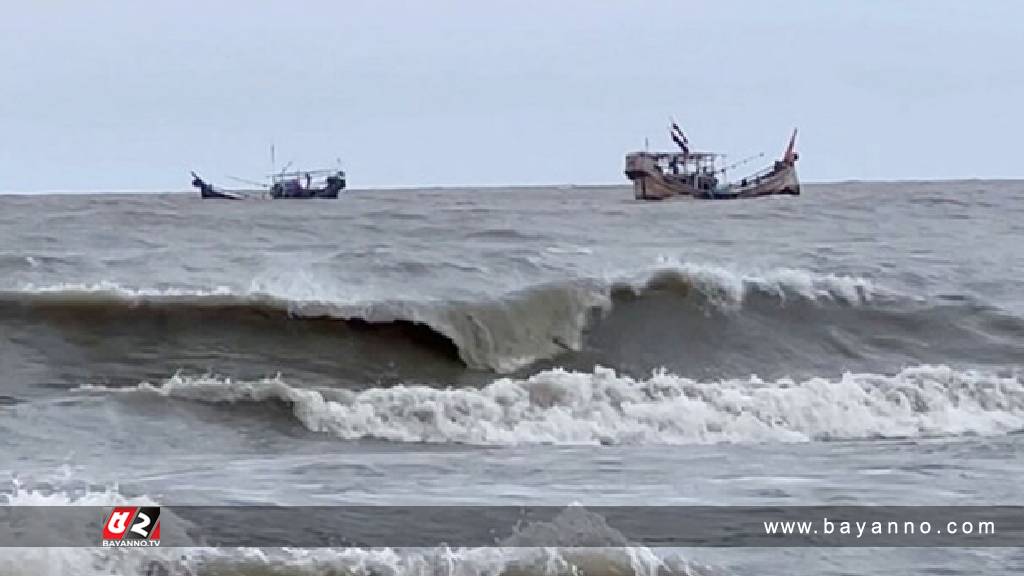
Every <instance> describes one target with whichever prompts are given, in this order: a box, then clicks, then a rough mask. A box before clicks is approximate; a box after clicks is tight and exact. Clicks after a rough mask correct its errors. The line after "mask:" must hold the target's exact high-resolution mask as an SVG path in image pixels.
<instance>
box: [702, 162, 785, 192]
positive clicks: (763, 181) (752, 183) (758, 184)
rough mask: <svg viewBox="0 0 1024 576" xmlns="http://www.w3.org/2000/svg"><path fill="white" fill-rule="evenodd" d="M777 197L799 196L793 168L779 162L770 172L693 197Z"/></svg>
mask: <svg viewBox="0 0 1024 576" xmlns="http://www.w3.org/2000/svg"><path fill="white" fill-rule="evenodd" d="M777 195H783V196H786V195H788V196H799V195H800V179H799V178H798V177H797V175H796V167H795V166H792V165H789V164H785V163H782V162H779V163H777V164H776V166H775V167H774V169H773V170H772V171H771V172H768V173H765V174H762V175H760V176H757V177H753V178H749V179H748V178H744V179H743V180H740V181H739V182H737V183H734V184H730V185H729V186H726V187H725V188H723V189H719V190H709V191H704V192H701V193H699V194H696V195H694V197H695V198H699V199H701V200H732V199H737V198H758V197H761V196H777Z"/></svg>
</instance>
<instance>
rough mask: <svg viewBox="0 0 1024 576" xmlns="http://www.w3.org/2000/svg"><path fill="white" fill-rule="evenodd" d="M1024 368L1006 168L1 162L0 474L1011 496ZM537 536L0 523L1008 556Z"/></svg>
mask: <svg viewBox="0 0 1024 576" xmlns="http://www.w3.org/2000/svg"><path fill="white" fill-rule="evenodd" d="M1022 367H1024V182H1022V181H987V180H968V181H949V182H841V183H828V184H805V185H804V188H803V194H802V195H801V196H798V197H771V198H762V199H752V200H735V201H717V202H714V201H696V200H686V199H684V200H670V201H664V202H650V203H649V202H641V201H637V200H634V199H633V198H632V191H631V189H630V188H629V187H627V186H603V187H574V186H562V187H507V188H483V189H475V188H458V189H454V188H429V189H426V188H425V189H403V190H353V191H347V192H345V193H344V194H343V195H342V197H341V198H339V199H338V200H296V201H272V200H266V201H258V200H252V201H216V200H201V199H200V198H199V197H198V196H197V195H195V194H183V193H167V194H103V193H95V194H76V195H7V196H0V446H2V449H0V503H3V504H5V505H9V506H28V505H52V506H63V505H88V506H113V505H120V504H129V505H151V506H162V507H173V506H181V505H223V506H253V505H280V506H340V505H375V506H396V505H416V506H419V505H430V506H463V505H474V506H519V505H552V506H569V505H573V506H586V505H592V506H597V505H614V506H656V505H673V506H691V505H713V506H771V507H776V506H777V507H785V506H806V505H940V504H941V505H951V506H960V505H996V504H999V505H1024V489H1022V486H1024V484H1022V481H1021V479H1022V477H1024V434H1022V431H1024V374H1022V371H1021V370H1022ZM163 521H164V522H165V523H167V522H170V520H168V519H167V518H165V519H164V520H163ZM166 525H169V524H166ZM229 528H230V527H229ZM244 528H245V527H241V526H240V527H238V529H239V530H242V529H244ZM426 529H429V528H426V527H425V528H424V530H426ZM571 529H580V527H579V526H576V525H574V526H571V527H565V530H571ZM97 538H98V536H97ZM536 544H537V546H535V547H531V546H527V547H504V546H502V545H501V542H496V543H495V545H494V546H483V547H480V546H473V547H459V546H438V547H436V548H416V549H406V548H401V547H397V548H396V547H387V546H378V547H346V546H337V547H327V548H302V547H297V548H295V547H292V548H272V549H262V548H215V547H201V546H197V547H189V548H160V549H145V550H142V549H135V550H124V549H109V548H100V547H98V546H97V547H95V548H6V549H0V574H5V575H6V574H18V575H21V574H25V575H45V574H81V575H111V574H140V575H149V576H154V575H158V576H184V575H192V576H200V575H238V576H241V575H267V576H284V575H341V574H356V575H371V574H372V575H388V576H390V575H393V576H400V575H406V574H423V575H427V574H438V575H451V576H461V575H466V576H469V575H476V574H487V575H500V574H522V575H526V574H567V575H569V574H573V575H581V574H587V575H601V574H609V575H611V574H615V575H618V574H623V575H625V574H650V575H663V574H665V575H667V574H689V575H705V576H711V575H716V576H717V575H736V576H761V575H776V574H777V575H805V574H806V575H809V576H810V575H814V576H822V575H835V576H839V575H880V576H881V575H886V576H889V575H904V574H907V575H909V574H931V575H944V576H951V575H960V574H963V575H968V574H970V575H976V574H992V575H1002V574H1007V575H1009V574H1020V573H1022V572H1024V552H1022V550H1021V549H1020V548H987V547H977V548H951V547H933V548H929V547H925V548H887V547H883V548H868V549H865V548H829V547H801V548H790V547H785V546H783V547H759V548H744V547H723V548H719V547H715V548H707V547H692V548H682V549H663V548H658V547H646V546H623V547H619V548H616V547H611V548H607V549H593V548H589V549H569V548H565V549H563V548H561V547H558V546H551V545H549V544H550V543H549V542H543V541H538V542H537V543H536Z"/></svg>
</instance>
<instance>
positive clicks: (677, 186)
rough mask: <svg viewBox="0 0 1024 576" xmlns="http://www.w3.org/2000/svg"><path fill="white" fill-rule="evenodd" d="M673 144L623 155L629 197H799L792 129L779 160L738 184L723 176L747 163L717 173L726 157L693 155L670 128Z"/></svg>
mask: <svg viewBox="0 0 1024 576" xmlns="http://www.w3.org/2000/svg"><path fill="white" fill-rule="evenodd" d="M672 139H673V140H674V141H675V142H676V144H678V145H679V147H680V148H681V150H680V151H679V152H647V151H644V152H632V153H630V154H627V155H626V170H625V173H626V177H627V178H629V179H630V180H631V181H632V182H633V194H634V196H635V197H636V198H637V199H638V200H664V199H666V198H672V197H676V196H690V197H692V198H699V199H703V200H730V199H736V198H756V197H759V196H771V195H776V194H789V195H794V196H796V195H799V194H800V180H799V178H797V174H796V161H797V159H798V158H799V155H798V154H797V153H796V149H795V146H796V130H793V135H792V136H791V137H790V139H789V145H788V146H787V147H786V152H785V153H784V154H783V156H782V159H781V160H777V161H775V162H774V163H773V164H772V165H771V166H769V167H767V168H764V169H762V170H759V171H758V172H755V173H754V174H751V175H749V176H747V177H745V178H742V179H741V180H739V181H738V182H732V183H730V182H728V181H727V180H726V177H725V174H726V171H727V170H729V169H731V168H735V167H736V166H737V165H739V164H742V163H745V162H747V161H749V160H751V159H746V160H743V161H741V162H740V163H737V164H734V165H732V166H728V167H724V168H718V167H717V166H716V163H717V162H718V161H719V160H720V159H722V158H723V157H724V156H723V155H722V154H717V153H713V152H691V151H690V150H689V142H688V141H687V140H686V136H685V135H683V133H682V131H681V130H679V127H678V125H676V124H675V122H673V123H672Z"/></svg>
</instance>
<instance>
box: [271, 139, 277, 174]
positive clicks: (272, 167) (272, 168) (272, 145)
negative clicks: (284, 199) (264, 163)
mask: <svg viewBox="0 0 1024 576" xmlns="http://www.w3.org/2000/svg"><path fill="white" fill-rule="evenodd" d="M276 172H277V162H276V161H275V159H274V143H273V142H271V143H270V173H271V174H275V173H276Z"/></svg>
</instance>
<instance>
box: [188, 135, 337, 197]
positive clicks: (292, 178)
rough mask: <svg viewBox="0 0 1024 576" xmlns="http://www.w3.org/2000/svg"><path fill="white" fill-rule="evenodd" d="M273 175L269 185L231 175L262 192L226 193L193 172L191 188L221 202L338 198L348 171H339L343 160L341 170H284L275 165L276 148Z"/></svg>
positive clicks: (233, 191)
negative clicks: (261, 199)
mask: <svg viewBox="0 0 1024 576" xmlns="http://www.w3.org/2000/svg"><path fill="white" fill-rule="evenodd" d="M270 164H271V175H270V176H269V183H268V182H267V181H264V182H256V181H253V180H246V179H244V178H236V177H234V176H228V178H230V179H231V180H237V181H239V182H243V183H245V184H249V185H251V186H256V187H257V188H259V189H262V191H261V192H259V193H252V192H251V191H242V190H227V189H224V188H220V187H217V186H214V185H213V184H211V183H209V182H207V181H205V180H203V179H202V178H200V177H199V175H198V174H196V173H195V172H194V171H193V172H192V186H193V187H194V188H197V189H198V190H199V195H200V197H202V198H217V199H222V200H245V199H250V198H273V199H310V198H337V197H338V194H339V193H340V192H341V191H342V190H344V189H345V186H346V184H347V179H346V177H345V171H344V170H342V169H341V168H340V164H341V160H340V159H339V160H338V164H339V167H338V168H334V169H320V170H296V171H291V172H289V171H288V168H289V167H291V165H292V163H291V162H288V163H287V164H285V166H284V168H282V169H281V171H280V172H279V171H277V170H276V169H275V168H273V166H274V147H273V146H271V147H270Z"/></svg>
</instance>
